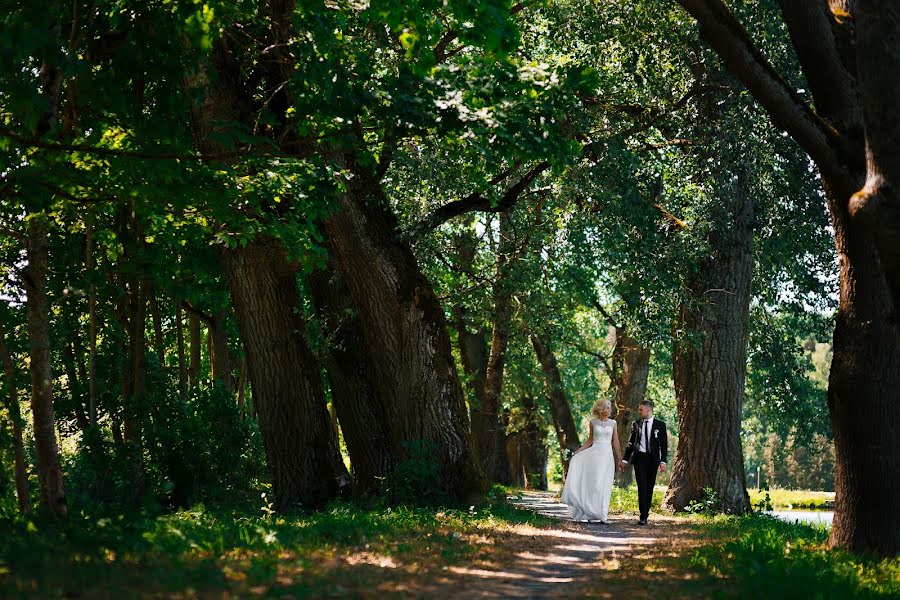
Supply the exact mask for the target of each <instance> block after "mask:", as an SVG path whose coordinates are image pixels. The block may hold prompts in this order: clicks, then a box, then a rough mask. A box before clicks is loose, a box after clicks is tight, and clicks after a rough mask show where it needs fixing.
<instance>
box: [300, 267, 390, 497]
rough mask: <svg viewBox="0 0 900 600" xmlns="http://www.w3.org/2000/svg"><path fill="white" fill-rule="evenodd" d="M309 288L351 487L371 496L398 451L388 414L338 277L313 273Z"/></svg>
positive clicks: (344, 289)
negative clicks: (324, 338)
mask: <svg viewBox="0 0 900 600" xmlns="http://www.w3.org/2000/svg"><path fill="white" fill-rule="evenodd" d="M309 288H310V291H311V292H312V294H311V295H312V299H313V303H314V305H315V307H316V311H317V312H318V313H319V317H320V319H321V321H322V323H323V326H324V327H325V330H326V334H327V335H328V337H329V339H330V340H331V346H330V348H329V349H328V353H327V358H326V363H325V365H326V369H327V372H328V380H329V382H330V384H331V397H332V403H333V405H334V410H335V413H336V414H337V418H338V421H339V422H340V426H341V432H342V433H343V434H344V442H345V443H346V444H347V452H348V453H349V454H350V465H351V466H352V469H353V478H354V483H355V485H356V487H357V489H358V490H359V491H362V492H372V491H375V490H377V489H378V486H379V482H380V481H382V480H383V479H384V478H386V477H389V476H390V475H391V473H392V471H393V468H394V466H395V465H396V464H397V463H398V462H399V461H400V460H401V459H402V453H403V448H402V447H398V446H395V445H394V444H393V441H392V439H391V425H390V424H389V423H388V419H389V418H390V417H389V411H388V409H387V407H386V406H385V402H384V399H383V398H382V397H381V396H380V395H379V388H378V386H377V382H376V376H375V371H374V368H373V366H372V360H371V358H370V357H369V356H368V348H367V347H366V346H365V343H364V342H365V340H364V338H363V333H362V328H361V325H360V322H359V318H358V317H357V316H356V315H355V314H354V309H353V306H352V304H351V303H350V296H349V293H348V291H347V288H346V285H345V284H344V282H343V280H342V278H341V276H340V274H339V273H337V272H336V271H335V270H333V269H331V270H330V272H329V271H325V270H319V271H316V272H314V273H313V274H312V275H311V276H310V280H309Z"/></svg>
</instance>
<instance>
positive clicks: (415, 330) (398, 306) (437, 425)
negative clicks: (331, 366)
mask: <svg viewBox="0 0 900 600" xmlns="http://www.w3.org/2000/svg"><path fill="white" fill-rule="evenodd" d="M335 159H336V160H337V161H338V162H339V163H341V164H345V165H346V166H348V167H350V168H352V170H353V175H354V176H353V177H352V178H351V179H350V181H349V182H348V190H347V191H346V192H345V193H341V194H340V195H339V196H338V198H337V210H336V212H335V214H334V215H333V216H331V217H329V218H328V219H327V220H326V221H325V223H324V231H325V233H326V237H327V242H328V246H329V250H330V251H331V252H332V255H333V256H334V259H335V262H336V264H337V266H338V269H339V271H340V273H341V275H342V276H343V278H344V281H345V282H346V285H347V289H348V290H349V294H350V297H351V300H352V302H353V305H354V306H355V307H356V308H357V310H358V315H359V322H360V328H361V330H362V332H363V337H364V340H365V344H366V346H367V348H368V349H369V352H368V355H369V356H370V357H371V359H372V364H373V368H374V372H375V381H376V383H377V386H378V393H379V396H380V397H382V398H384V400H385V404H386V406H387V407H388V410H389V411H390V418H389V423H390V424H391V426H392V433H391V437H392V440H393V442H394V444H395V445H400V444H402V443H403V442H404V441H428V442H431V443H432V444H434V445H435V446H436V448H437V452H438V456H437V457H436V460H437V461H438V463H439V465H440V471H441V474H442V477H443V482H444V486H445V488H446V492H447V493H449V494H450V495H451V496H454V497H457V498H460V499H466V500H469V499H474V498H476V497H479V496H481V495H482V494H483V493H484V492H485V491H486V487H487V486H486V481H485V477H484V474H483V472H482V470H481V467H480V465H479V464H478V459H477V454H476V451H475V448H474V444H473V442H472V436H471V432H470V429H469V419H468V415H467V414H466V408H465V401H464V398H463V392H462V386H461V384H460V381H459V378H458V376H457V373H456V367H455V365H454V362H453V357H452V354H451V351H450V338H449V335H448V333H447V326H446V321H445V317H444V311H443V307H442V306H441V304H440V302H439V300H438V298H437V297H436V296H435V294H434V291H433V289H432V287H431V284H430V283H429V282H428V281H427V279H426V278H425V276H424V275H423V274H422V272H421V270H420V269H419V266H418V265H417V264H416V261H415V258H414V256H413V254H412V251H411V249H410V248H409V246H408V245H407V244H406V243H405V242H402V241H401V240H400V239H399V238H398V236H397V223H396V219H395V217H394V215H393V214H392V213H391V212H390V207H389V205H388V202H387V199H386V198H385V197H384V194H383V192H382V190H381V188H380V185H379V184H378V182H377V181H375V180H374V179H373V177H372V175H371V174H369V173H367V172H365V170H364V169H360V168H358V167H357V166H356V165H354V164H351V162H350V161H347V160H346V159H344V158H343V157H335Z"/></svg>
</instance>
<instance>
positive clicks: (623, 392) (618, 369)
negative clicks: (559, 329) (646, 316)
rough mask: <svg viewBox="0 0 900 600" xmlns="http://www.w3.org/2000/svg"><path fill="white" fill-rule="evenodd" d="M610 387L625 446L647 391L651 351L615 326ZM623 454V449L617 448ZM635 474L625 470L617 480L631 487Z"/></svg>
mask: <svg viewBox="0 0 900 600" xmlns="http://www.w3.org/2000/svg"><path fill="white" fill-rule="evenodd" d="M612 368H613V372H612V384H613V391H614V394H615V396H614V402H615V413H614V414H615V419H616V426H617V427H618V429H619V441H620V442H621V443H623V444H624V443H627V441H628V436H629V435H630V433H631V431H630V430H631V421H633V420H634V419H635V418H637V414H638V413H637V410H638V404H640V402H641V400H643V399H644V394H645V393H646V392H647V378H648V377H649V375H650V349H649V348H644V347H643V346H641V345H640V344H639V343H638V342H637V340H635V339H634V338H632V337H631V336H629V335H628V333H627V332H626V331H625V329H624V328H622V327H616V344H615V346H614V348H613V355H612ZM620 450H622V451H624V448H620ZM633 479H634V473H633V471H632V469H631V468H628V469H626V470H625V471H624V472H623V473H622V475H621V477H620V478H619V484H620V485H621V486H623V487H627V486H629V485H631V482H632V481H633Z"/></svg>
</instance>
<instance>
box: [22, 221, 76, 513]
mask: <svg viewBox="0 0 900 600" xmlns="http://www.w3.org/2000/svg"><path fill="white" fill-rule="evenodd" d="M27 242H28V243H27V256H28V266H27V267H26V268H25V272H24V277H23V279H24V284H25V285H24V287H25V291H26V294H27V300H26V308H27V313H28V343H29V353H30V356H31V361H30V365H29V368H30V370H31V413H32V417H33V419H34V445H35V454H36V459H37V471H38V485H39V489H40V498H41V504H43V506H44V507H46V508H47V509H48V510H49V511H50V512H51V513H52V514H53V515H54V516H56V517H65V516H66V514H67V512H68V509H67V505H66V493H65V490H64V488H63V477H62V469H61V467H60V462H59V447H58V445H57V441H56V419H55V417H54V414H53V374H52V370H51V365H50V304H49V302H48V300H47V267H48V262H49V258H50V252H49V247H48V225H47V218H46V217H45V216H44V215H32V216H31V218H30V219H29V221H28V240H27Z"/></svg>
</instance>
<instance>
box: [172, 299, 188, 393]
mask: <svg viewBox="0 0 900 600" xmlns="http://www.w3.org/2000/svg"><path fill="white" fill-rule="evenodd" d="M183 316H184V308H183V307H182V301H181V300H180V299H176V300H175V344H176V346H177V353H178V397H179V398H181V401H182V402H184V401H185V400H186V399H187V381H188V373H187V365H186V364H185V356H184V318H183Z"/></svg>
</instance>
